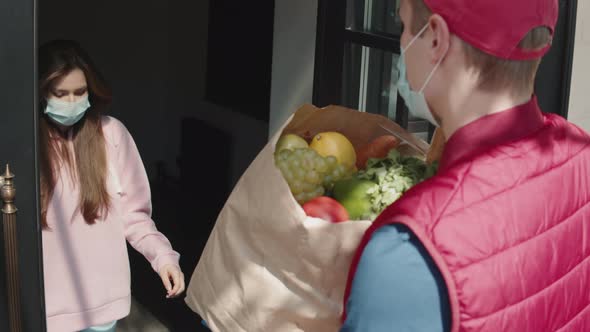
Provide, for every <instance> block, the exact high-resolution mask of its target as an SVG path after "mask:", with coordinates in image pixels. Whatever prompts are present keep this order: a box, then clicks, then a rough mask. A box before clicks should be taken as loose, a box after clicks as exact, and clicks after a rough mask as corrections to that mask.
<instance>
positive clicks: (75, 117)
mask: <svg viewBox="0 0 590 332" xmlns="http://www.w3.org/2000/svg"><path fill="white" fill-rule="evenodd" d="M88 108H90V102H89V101H88V95H86V96H84V97H82V98H80V99H79V100H77V101H74V102H67V101H62V100H59V99H56V98H50V99H47V107H46V108H45V114H47V116H48V117H49V118H50V119H51V120H53V121H54V122H55V123H57V124H60V125H62V126H66V127H70V126H73V125H74V124H76V123H77V122H78V121H80V119H82V118H83V117H84V114H86V111H87V110H88Z"/></svg>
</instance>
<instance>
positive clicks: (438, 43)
mask: <svg viewBox="0 0 590 332" xmlns="http://www.w3.org/2000/svg"><path fill="white" fill-rule="evenodd" d="M428 24H429V25H430V28H429V29H430V31H431V33H432V44H431V45H430V53H431V56H430V61H431V62H432V64H436V63H437V62H439V61H441V59H442V58H443V57H444V56H445V55H446V54H447V52H448V51H449V47H450V45H451V44H450V43H451V33H450V31H449V26H448V25H447V22H446V21H445V19H444V18H443V17H442V16H440V15H438V14H434V15H432V16H430V19H429V20H428Z"/></svg>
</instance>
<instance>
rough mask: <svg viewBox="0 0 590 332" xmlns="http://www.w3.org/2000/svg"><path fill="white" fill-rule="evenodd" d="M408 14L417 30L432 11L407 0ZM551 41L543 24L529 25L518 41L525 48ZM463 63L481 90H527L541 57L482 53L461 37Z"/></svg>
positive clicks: (419, 2) (416, 0)
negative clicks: (475, 76) (474, 73)
mask: <svg viewBox="0 0 590 332" xmlns="http://www.w3.org/2000/svg"><path fill="white" fill-rule="evenodd" d="M408 3H409V4H410V7H411V13H412V18H411V21H410V31H411V32H412V34H414V35H415V34H417V33H418V32H419V31H420V29H422V28H423V27H424V26H425V25H426V24H427V23H428V19H429V18H430V16H431V15H432V12H431V11H430V9H429V8H428V7H427V6H426V4H425V3H424V1H423V0H408ZM550 42H551V32H550V31H549V29H548V28H546V27H537V28H534V29H532V30H531V31H530V32H529V33H528V34H527V35H526V36H525V37H524V38H523V39H522V40H521V42H520V43H519V44H518V47H520V48H521V49H525V50H536V49H540V48H542V47H544V46H546V45H547V44H548V43H550ZM463 50H464V51H465V56H466V59H467V65H468V66H470V67H471V68H473V69H475V70H476V71H478V72H479V73H480V75H481V76H480V77H481V78H480V82H479V87H480V89H482V90H485V91H497V90H499V89H502V88H506V87H508V88H510V89H511V91H512V92H513V94H514V95H521V94H524V93H529V92H531V91H532V90H533V87H534V84H535V75H536V73H537V69H538V68H539V64H540V63H541V59H540V58H539V59H534V60H506V59H501V58H498V57H496V56H493V55H490V54H487V53H484V52H483V51H481V50H479V49H477V48H475V47H473V46H471V45H470V44H468V43H467V42H464V41H463Z"/></svg>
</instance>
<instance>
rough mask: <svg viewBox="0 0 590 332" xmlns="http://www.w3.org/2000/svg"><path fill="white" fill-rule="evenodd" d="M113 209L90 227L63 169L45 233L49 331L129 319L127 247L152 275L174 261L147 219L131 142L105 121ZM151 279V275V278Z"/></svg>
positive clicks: (145, 189) (143, 183)
mask: <svg viewBox="0 0 590 332" xmlns="http://www.w3.org/2000/svg"><path fill="white" fill-rule="evenodd" d="M103 132H104V135H105V140H106V145H107V150H106V152H107V162H108V167H109V173H108V179H107V190H108V191H109V193H110V195H111V209H110V210H109V214H108V216H106V218H105V220H99V221H97V223H96V224H94V225H88V224H86V222H85V221H84V218H83V217H82V215H81V214H80V213H79V211H78V210H77V207H78V197H79V191H78V188H77V187H76V185H75V183H73V182H72V179H71V177H70V175H69V173H68V172H67V170H66V168H65V167H64V168H62V169H61V171H60V173H59V175H58V179H57V181H56V187H55V192H54V195H53V198H52V200H51V202H50V205H49V207H48V212H47V222H48V224H49V227H50V229H49V230H44V231H43V260H44V261H43V266H44V275H45V301H46V311H47V330H48V332H71V331H79V330H82V329H85V328H87V327H90V326H96V325H101V324H105V323H108V322H112V321H114V320H118V319H121V318H123V317H125V316H127V315H128V314H129V309H130V302H131V296H130V294H131V291H130V271H129V259H128V256H127V247H126V243H125V241H129V243H130V244H131V245H132V246H133V247H134V248H135V249H136V250H137V251H139V252H140V253H141V254H143V255H144V256H145V257H146V259H147V260H148V261H149V262H150V263H151V265H152V268H153V269H154V270H155V271H159V269H160V268H161V267H162V266H164V265H167V264H174V265H178V260H179V255H178V253H176V252H175V251H173V250H172V247H171V245H170V242H169V241H168V239H166V237H165V236H164V235H162V234H161V233H160V232H158V230H157V229H156V226H155V224H154V222H153V220H152V219H151V197H150V188H149V183H148V179H147V176H146V173H145V169H144V167H143V163H142V161H141V157H140V156H139V152H138V151H137V147H136V146H135V143H134V141H133V138H132V137H131V135H130V134H129V132H128V131H127V129H126V128H125V127H124V126H123V124H122V123H121V122H119V121H118V120H116V119H114V118H110V117H105V118H104V119H103ZM150 277H154V278H157V276H150Z"/></svg>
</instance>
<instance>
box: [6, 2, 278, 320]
mask: <svg viewBox="0 0 590 332" xmlns="http://www.w3.org/2000/svg"><path fill="white" fill-rule="evenodd" d="M273 6H274V1H272V0H265V1H259V2H256V3H254V4H253V3H244V2H243V1H237V0H216V1H209V0H198V1H155V0H148V1H124V2H120V1H112V0H111V1H92V2H87V1H74V0H59V1H53V0H8V1H3V2H2V4H0V10H1V11H2V14H0V17H2V18H3V22H4V24H5V26H6V27H7V28H6V29H5V30H4V32H0V42H1V43H2V44H4V45H10V46H11V47H10V49H3V50H2V51H0V56H1V59H0V65H1V66H2V68H3V70H4V68H6V70H5V72H4V73H3V76H4V78H6V81H4V82H3V89H2V90H3V91H2V92H1V93H0V96H1V97H2V102H1V104H2V109H3V110H7V109H18V110H27V111H26V112H23V113H19V114H12V113H11V114H9V116H7V117H5V119H6V121H5V122H0V128H1V129H2V130H3V131H2V132H3V135H6V136H3V137H7V138H10V140H7V139H5V140H3V142H2V143H0V148H1V149H0V151H2V154H1V155H0V163H6V162H8V161H10V162H11V163H12V165H11V166H13V170H14V171H15V173H16V174H17V180H16V183H17V188H18V195H19V196H18V197H19V198H18V199H17V200H18V204H17V205H18V207H19V215H18V218H19V225H18V226H19V237H20V238H21V241H19V257H20V260H22V261H23V264H21V267H20V271H21V275H22V276H23V282H22V283H21V286H22V293H23V294H22V298H23V303H22V308H23V317H24V319H23V320H25V321H26V322H25V325H26V326H25V327H24V330H25V331H44V330H45V322H44V318H45V313H44V311H43V310H44V298H43V289H42V287H41V288H40V285H41V286H42V284H43V283H42V276H43V271H42V264H41V257H42V255H41V241H40V231H39V228H38V219H39V215H38V207H39V201H38V190H39V184H38V183H39V182H38V180H39V179H38V173H39V171H38V168H37V166H36V165H37V163H36V162H35V158H36V154H37V150H36V149H37V144H36V132H37V117H38V109H37V108H38V107H37V105H36V104H37V103H36V100H37V96H36V94H37V88H36V85H37V77H36V75H37V74H36V48H37V46H39V45H42V44H43V43H45V42H48V41H50V40H54V39H71V40H75V41H77V42H79V43H80V44H81V46H82V47H83V48H84V49H86V50H87V51H88V53H89V54H90V56H91V57H92V59H93V60H94V62H95V63H96V66H97V67H98V69H99V70H100V71H101V74H102V75H103V76H104V77H105V78H106V80H107V82H108V83H109V84H110V86H111V87H112V89H113V96H114V98H113V103H112V107H111V109H110V111H109V115H111V116H113V117H115V118H117V119H119V120H121V121H122V122H123V123H124V124H125V126H126V127H127V129H128V130H129V132H130V133H131V134H132V136H133V138H134V140H135V143H136V145H137V147H138V149H139V152H140V154H141V157H142V161H143V164H144V166H145V168H146V171H147V174H148V177H149V180H150V186H151V191H152V205H153V219H154V220H155V222H156V225H157V227H158V229H159V230H160V231H161V232H162V233H164V234H165V235H166V236H167V237H168V239H169V240H170V242H171V243H172V245H173V247H174V249H175V250H176V251H178V252H179V253H180V254H181V260H180V264H181V268H182V270H183V272H184V274H185V278H186V282H187V283H188V281H189V280H190V277H191V275H192V272H193V270H194V268H195V266H196V264H197V262H198V260H199V257H200V253H201V250H202V249H203V247H204V245H205V243H206V241H207V239H208V236H209V232H210V230H211V229H212V227H213V225H214V223H215V218H216V217H217V214H218V212H219V210H221V207H222V205H223V203H224V202H225V200H226V198H227V196H228V195H229V193H230V191H231V188H233V185H234V184H235V182H236V181H237V180H238V179H239V177H240V175H241V174H242V172H243V171H244V170H245V168H246V167H247V166H248V165H249V163H250V162H251V161H252V160H253V158H254V157H255V156H256V154H257V153H258V152H259V151H260V149H261V148H262V147H263V146H264V144H265V143H266V140H267V135H268V117H269V102H270V77H271V76H270V74H271V59H272V32H273V18H274V7H273ZM244 27H247V28H248V29H247V35H239V34H238V32H240V33H243V32H244V31H245V30H246V29H244ZM15 31H16V32H17V33H15ZM245 49H249V50H253V49H254V50H256V52H245V51H244V50H245ZM10 82H13V83H10ZM5 113H6V112H4V111H3V115H5ZM32 147H33V148H32ZM4 156H7V157H6V159H3V157H4ZM21 195H22V196H21ZM21 220H22V222H21ZM1 232H2V231H1V230H0V235H2V234H1ZM0 256H1V257H0V282H1V283H2V285H4V284H5V280H4V275H5V271H4V260H3V255H0ZM129 256H130V264H131V278H132V296H133V306H132V314H131V316H130V317H129V318H128V319H127V320H126V321H124V322H122V324H121V327H122V329H121V330H122V331H124V330H123V329H124V328H125V327H129V328H130V329H129V330H133V331H199V330H203V331H205V329H204V328H202V325H201V319H200V317H198V315H196V314H195V313H193V312H192V311H191V310H190V309H189V308H188V307H187V306H186V304H185V303H184V299H183V298H184V297H183V296H182V297H180V298H178V299H172V300H167V299H165V290H164V288H163V286H162V284H161V281H160V278H159V276H158V275H157V274H156V273H154V271H153V270H152V269H151V267H150V265H149V264H148V262H147V261H146V260H145V258H143V257H142V256H141V255H140V254H138V253H137V252H136V251H135V250H134V249H132V248H129ZM23 257H26V259H24V258H23ZM5 298H6V294H5V289H4V287H3V286H2V287H0V299H2V301H0V331H8V330H9V328H8V327H7V326H5V324H7V320H6V319H5V317H6V314H5V313H6V312H7V307H6V302H5V300H4V299H5ZM137 318H139V319H137ZM142 324H143V325H142Z"/></svg>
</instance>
